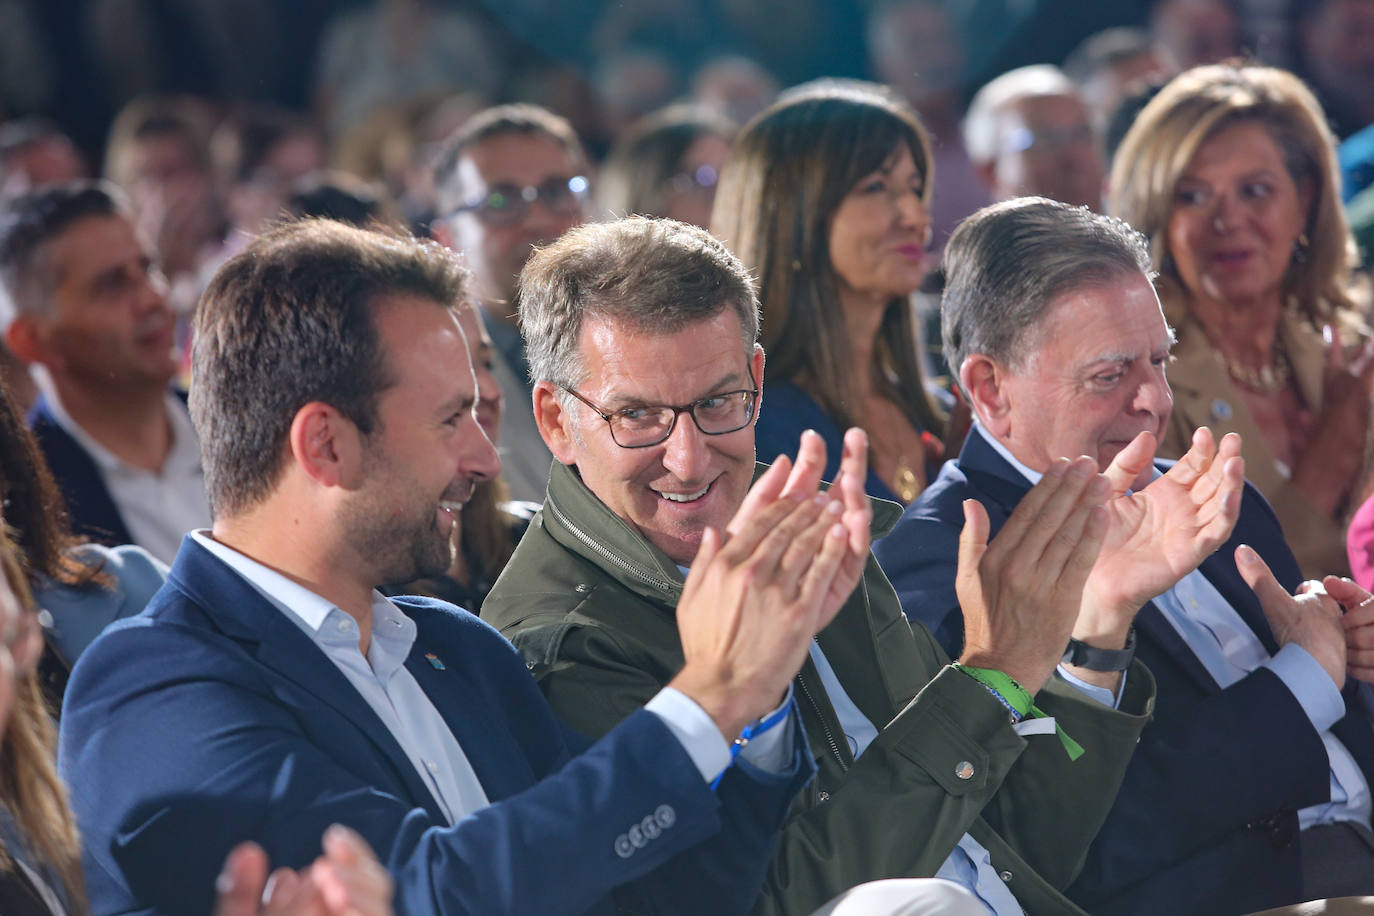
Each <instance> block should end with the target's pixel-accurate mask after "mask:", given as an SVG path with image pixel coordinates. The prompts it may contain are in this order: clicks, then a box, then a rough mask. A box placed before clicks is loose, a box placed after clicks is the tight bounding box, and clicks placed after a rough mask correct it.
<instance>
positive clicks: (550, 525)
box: [541, 461, 902, 605]
mask: <svg viewBox="0 0 1374 916" xmlns="http://www.w3.org/2000/svg"><path fill="white" fill-rule="evenodd" d="M767 469H768V465H766V464H760V463H756V464H755V465H754V479H755V480H757V479H758V477H759V475H760V474H762V473H763V472H764V471H766V470H767ZM869 505H870V506H871V507H872V509H873V521H872V523H871V524H870V525H869V533H870V534H871V535H872V537H873V539H874V540H877V539H878V538H880V537H882V536H883V535H885V534H887V533H888V532H889V531H890V530H892V526H893V525H895V524H897V520H898V519H899V518H900V517H901V515H902V507H901V506H900V505H898V504H896V503H893V502H888V501H887V500H883V499H874V498H871V497H870V498H869ZM541 515H542V516H543V526H544V528H545V530H547V531H548V532H549V535H550V536H551V537H552V538H553V539H554V540H555V541H557V542H558V543H559V544H561V545H562V546H563V547H564V548H565V549H567V550H569V551H571V552H573V553H575V554H577V555H578V556H580V557H582V558H583V559H585V560H587V561H588V562H589V563H591V564H593V565H594V566H597V567H600V568H601V569H603V570H605V571H606V572H607V573H608V574H610V575H611V576H612V577H614V578H615V579H616V580H617V581H619V582H620V584H622V585H624V586H625V587H626V588H628V589H630V590H631V591H633V592H635V593H636V594H638V595H641V596H643V597H645V598H648V599H650V600H653V601H658V602H662V603H665V604H669V605H676V604H677V601H678V599H679V598H681V597H682V583H683V580H682V572H681V571H680V570H679V569H678V566H677V564H676V563H674V562H673V561H672V560H671V559H670V558H669V557H668V555H667V554H665V553H664V552H663V551H661V550H659V549H658V548H657V547H655V546H654V545H653V544H651V543H649V541H648V539H647V538H645V537H644V536H643V535H642V534H640V533H639V532H638V531H636V530H635V529H633V528H631V527H630V525H629V524H628V523H627V522H626V521H625V520H624V519H622V518H620V517H619V516H618V515H616V514H615V513H614V512H612V511H611V510H610V509H609V508H607V506H606V504H605V503H603V502H602V501H601V500H600V499H599V498H598V497H597V496H596V494H594V493H592V491H591V490H589V489H588V488H587V485H586V484H585V483H583V482H582V477H581V475H579V474H578V473H577V470H576V468H573V467H570V466H568V465H565V464H563V463H562V462H558V461H555V462H554V463H553V470H552V472H551V473H550V474H549V496H548V500H547V501H546V502H545V503H544V509H543V511H542V513H541Z"/></svg>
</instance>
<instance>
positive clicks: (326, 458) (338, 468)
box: [287, 401, 364, 489]
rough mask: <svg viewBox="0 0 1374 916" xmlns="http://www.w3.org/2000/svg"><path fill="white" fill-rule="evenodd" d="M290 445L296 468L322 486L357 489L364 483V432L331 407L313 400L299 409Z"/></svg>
mask: <svg viewBox="0 0 1374 916" xmlns="http://www.w3.org/2000/svg"><path fill="white" fill-rule="evenodd" d="M287 443H288V445H289V446H290V449H291V458H292V460H293V461H294V462H295V464H296V466H297V467H299V468H300V470H301V471H302V472H303V473H304V474H305V476H307V477H309V478H310V479H311V480H313V481H315V482H316V483H317V484H319V485H320V486H322V487H345V488H348V489H353V488H356V487H357V486H359V485H360V484H361V482H362V478H363V473H362V466H363V451H364V448H363V437H362V433H360V432H359V431H358V427H357V426H356V425H355V424H354V423H353V421H352V420H350V419H348V418H347V417H345V416H344V415H343V414H341V413H340V412H339V411H338V410H337V409H335V408H334V407H332V406H330V405H329V404H326V403H324V402H323V401H311V402H310V403H309V404H306V405H305V406H304V407H302V408H301V409H300V410H297V411H296V415H295V417H293V418H292V419H291V429H290V432H289V433H288V434H287Z"/></svg>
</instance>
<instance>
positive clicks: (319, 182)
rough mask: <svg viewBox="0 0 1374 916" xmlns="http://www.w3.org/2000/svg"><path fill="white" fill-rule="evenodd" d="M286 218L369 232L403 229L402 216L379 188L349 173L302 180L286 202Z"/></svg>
mask: <svg viewBox="0 0 1374 916" xmlns="http://www.w3.org/2000/svg"><path fill="white" fill-rule="evenodd" d="M282 217H283V218H285V219H307V218H310V217H320V218H323V219H335V220H338V221H339V222H343V223H348V224H350V225H353V226H358V227H360V228H365V227H368V226H372V225H373V224H375V223H388V224H390V225H392V226H400V225H402V222H401V215H400V212H399V211H398V210H397V209H396V206H395V205H394V204H393V203H392V202H391V201H390V200H389V199H388V198H387V196H386V193H385V191H383V190H382V188H381V187H379V186H378V185H375V184H372V183H370V182H366V181H363V180H362V179H361V178H356V177H354V176H353V175H350V174H349V173H347V172H335V171H326V172H315V173H314V174H311V175H305V176H302V177H301V178H300V179H298V180H297V181H296V182H295V183H294V184H293V185H292V186H291V187H290V188H289V189H288V190H287V194H286V200H285V201H283V202H282Z"/></svg>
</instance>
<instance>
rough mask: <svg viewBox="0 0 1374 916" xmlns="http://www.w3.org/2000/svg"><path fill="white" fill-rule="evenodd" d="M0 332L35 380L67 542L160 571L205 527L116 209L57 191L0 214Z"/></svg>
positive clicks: (145, 298)
mask: <svg viewBox="0 0 1374 916" xmlns="http://www.w3.org/2000/svg"><path fill="white" fill-rule="evenodd" d="M0 286H3V289H4V292H5V295H4V296H3V297H0V328H3V330H4V335H5V342H6V344H7V345H8V346H9V348H10V349H11V350H12V351H13V352H14V354H15V355H16V356H18V357H19V358H20V359H22V360H24V361H25V362H27V363H33V364H37V365H38V366H41V367H42V369H43V372H42V376H41V377H42V380H43V383H44V384H43V386H42V387H43V391H42V394H41V395H40V397H39V399H38V401H37V403H36V404H35V405H34V407H33V409H32V411H31V412H30V414H29V425H30V426H31V427H32V429H33V431H34V435H35V436H36V437H37V438H38V442H39V445H40V446H41V447H42V449H43V453H44V456H45V458H46V460H47V463H48V466H49V467H50V468H51V469H52V472H53V475H54V477H56V479H57V482H58V486H59V487H60V488H61V490H62V495H63V496H64V497H65V499H66V501H67V507H68V510H69V511H70V513H71V518H72V526H73V528H74V530H75V531H76V532H77V533H78V534H81V535H84V536H88V537H90V538H92V539H93V540H97V541H100V542H102V543H106V544H131V543H132V544H138V545H139V546H141V547H143V548H145V549H146V550H147V551H148V552H149V553H151V554H152V555H153V556H155V557H158V558H159V559H161V560H163V561H164V562H170V560H171V558H172V557H173V556H174V555H175V554H176V550H177V546H178V544H180V543H181V537H182V535H183V534H185V533H186V532H187V531H189V530H191V529H193V528H198V527H202V526H204V525H205V524H206V523H207V522H208V520H209V515H210V512H209V506H208V504H207V502H206V498H205V488H204V475H203V473H202V471H201V465H200V445H199V443H198V441H197V439H196V434H195V430H194V429H193V428H192V426H191V421H190V417H189V415H188V414H187V411H186V405H185V403H184V402H183V400H182V399H181V398H180V397H178V396H177V395H176V394H174V393H172V392H171V391H170V390H169V388H168V385H169V383H170V381H171V379H172V376H173V374H174V373H175V371H176V367H177V359H176V352H175V349H176V348H175V343H174V340H173V325H174V320H173V314H172V310H171V309H170V307H169V306H168V304H167V299H166V296H165V294H164V286H163V282H162V279H161V277H160V275H159V274H158V273H157V272H156V270H155V269H154V268H153V266H152V259H151V257H150V256H149V253H148V252H147V250H146V249H145V248H144V247H143V245H142V244H141V243H140V241H139V238H138V235H137V233H136V231H135V228H134V223H133V220H132V218H131V216H130V214H129V211H128V208H127V206H126V205H125V203H124V202H123V200H122V199H121V198H120V197H118V196H117V192H116V191H114V189H112V188H110V187H109V186H108V185H97V184H92V183H88V182H81V183H76V184H68V185H59V186H57V187H53V188H48V189H45V190H41V191H34V192H32V193H30V194H27V195H23V196H21V197H17V198H14V199H12V200H10V201H8V202H6V203H5V204H3V205H0Z"/></svg>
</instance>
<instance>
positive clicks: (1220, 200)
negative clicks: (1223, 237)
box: [1212, 192, 1237, 233]
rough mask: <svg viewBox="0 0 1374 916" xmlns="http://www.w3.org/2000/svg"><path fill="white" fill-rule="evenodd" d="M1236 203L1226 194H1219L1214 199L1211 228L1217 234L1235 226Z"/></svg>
mask: <svg viewBox="0 0 1374 916" xmlns="http://www.w3.org/2000/svg"><path fill="white" fill-rule="evenodd" d="M1236 219H1237V214H1236V201H1235V199H1234V198H1233V197H1232V196H1231V195H1230V194H1227V193H1224V192H1223V193H1221V194H1218V195H1217V198H1216V208H1215V209H1214V210H1213V211H1212V228H1213V229H1214V230H1216V231H1217V232H1219V233H1225V232H1226V231H1228V230H1229V229H1231V228H1232V227H1234V226H1235V225H1236Z"/></svg>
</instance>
